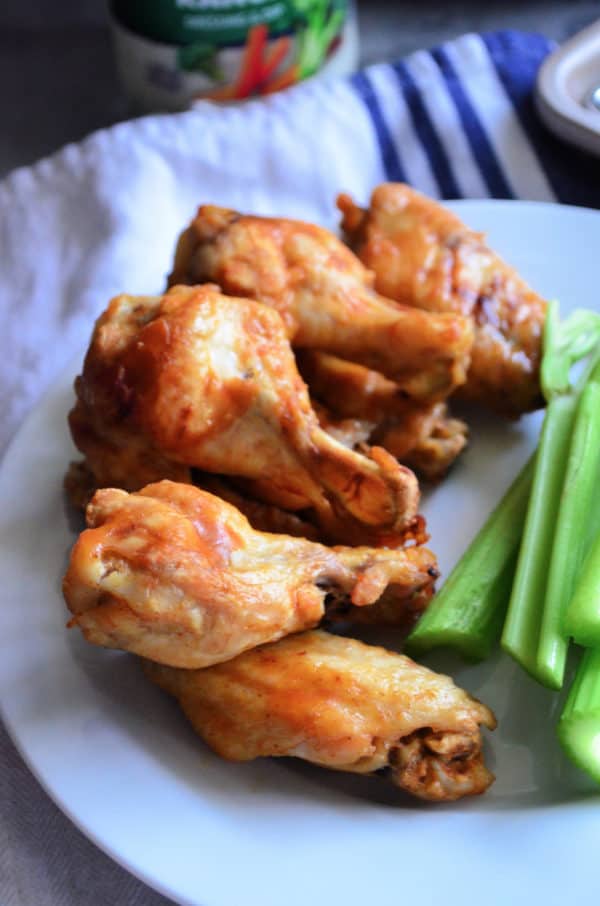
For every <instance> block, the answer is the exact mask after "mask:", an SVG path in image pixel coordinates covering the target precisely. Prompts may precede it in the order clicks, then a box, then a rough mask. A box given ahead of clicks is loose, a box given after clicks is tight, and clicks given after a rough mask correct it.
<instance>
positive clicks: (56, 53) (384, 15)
mask: <svg viewBox="0 0 600 906" xmlns="http://www.w3.org/2000/svg"><path fill="white" fill-rule="evenodd" d="M148 2H152V0H148ZM357 7H358V16H359V27H360V41H361V65H366V64H368V63H373V62H376V61H378V60H393V59H397V58H399V57H401V56H404V55H405V54H407V53H409V52H410V51H412V50H417V49H418V48H423V47H430V46H432V45H434V44H437V43H438V42H440V41H444V40H446V39H448V38H452V37H454V36H456V35H459V34H461V33H463V32H466V31H490V30H494V29H498V28H516V29H521V30H524V31H539V32H542V33H543V34H545V35H546V36H547V37H550V38H553V39H555V40H557V41H563V40H565V38H567V37H569V36H570V35H572V34H574V33H575V32H576V31H578V30H579V29H581V28H584V27H585V26H586V25H588V24H589V23H590V22H592V21H593V20H594V19H596V18H598V17H600V0H562V2H558V0H462V2H440V0H437V2H434V0H418V2H388V3H386V2H379V0H359V2H358V3H357ZM0 116H1V121H2V140H1V141H0V176H1V175H3V174H4V173H6V172H7V171H8V170H11V169H12V168H13V167H17V166H20V165H22V164H29V163H31V162H32V161H34V160H36V159H37V158H38V157H42V156H44V155H46V154H50V153H51V152H52V151H55V150H56V149H57V148H59V147H61V146H62V145H64V144H65V143H66V142H69V141H74V140H77V139H80V138H82V137H83V136H84V135H86V134H87V133H89V132H92V131H93V130H95V129H99V128H101V127H103V126H108V125H110V124H111V123H115V122H117V121H118V120H120V119H124V118H126V117H127V116H128V109H127V105H126V102H125V99H124V97H123V94H122V92H121V89H120V87H119V84H118V82H117V78H116V75H115V71H114V65H113V57H112V46H111V38H110V32H109V25H108V14H107V2H106V0H54V2H52V3H50V2H48V0H28V2H23V0H2V5H1V12H0Z"/></svg>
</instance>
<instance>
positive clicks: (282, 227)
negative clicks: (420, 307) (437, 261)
mask: <svg viewBox="0 0 600 906" xmlns="http://www.w3.org/2000/svg"><path fill="white" fill-rule="evenodd" d="M169 280H170V283H171V284H175V283H187V284H194V283H202V282H205V281H207V280H208V281H215V282H216V283H218V284H219V285H220V286H221V287H222V289H223V291H224V292H226V293H231V294H233V295H243V296H248V297H250V298H252V299H257V300H259V301H260V302H264V303H266V304H267V305H269V306H272V307H273V308H275V309H276V310H277V311H278V312H279V313H280V315H281V316H282V318H283V320H284V322H285V325H286V329H287V332H288V336H289V338H290V340H291V342H292V344H293V345H294V346H295V347H308V348H311V349H320V350H324V351H327V352H332V353H335V354H337V355H340V356H342V357H343V358H345V359H349V360H351V361H356V362H360V363H362V364H363V365H366V366H367V367H369V368H375V369H376V370H378V371H381V372H382V373H383V374H385V375H387V376H388V377H389V378H391V379H393V380H394V381H396V382H397V383H399V384H400V385H401V386H402V387H403V388H404V389H405V390H407V391H408V392H409V393H410V394H411V395H413V396H414V397H416V398H419V399H426V400H438V399H444V398H445V397H446V396H448V394H449V393H450V392H451V391H452V390H453V389H454V388H455V387H457V386H458V385H459V384H461V383H462V382H463V381H464V379H465V374H466V368H467V367H468V363H469V356H470V350H471V345H472V341H473V331H472V326H471V323H470V321H469V319H468V318H464V317H463V316H462V315H461V314H456V313H452V312H448V313H445V314H442V315H439V314H430V313H426V312H420V313H417V312H415V310H414V309H411V308H408V307H402V306H397V305H394V304H393V303H391V302H390V301H389V300H387V299H384V298H383V297H382V296H379V295H378V294H377V293H376V292H374V290H373V289H372V274H370V273H369V271H367V270H366V269H365V268H364V267H363V265H362V264H361V263H360V261H359V260H358V258H356V256H355V255H353V254H352V252H350V251H349V249H347V248H346V247H345V246H344V245H343V243H341V242H340V240H339V239H337V238H336V237H335V236H334V235H333V234H332V233H330V232H329V231H328V230H325V229H323V228H322V227H318V226H313V225H312V224H307V223H301V222H300V221H294V220H283V219H280V218H267V217H250V216H244V215H241V214H238V213H236V212H235V211H229V210H226V209H224V208H218V207H214V206H213V205H204V206H202V207H201V208H199V210H198V214H197V215H196V217H195V219H194V220H193V221H192V223H191V224H190V226H189V227H188V228H187V229H186V230H185V231H184V232H183V233H182V235H181V237H180V239H179V243H178V246H177V252H176V256H175V264H174V268H173V273H172V274H171V276H170V278H169Z"/></svg>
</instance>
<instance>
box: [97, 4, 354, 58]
mask: <svg viewBox="0 0 600 906" xmlns="http://www.w3.org/2000/svg"><path fill="white" fill-rule="evenodd" d="M346 6H347V3H346V0H246V2H245V3H230V2H227V0H154V2H152V3H149V2H148V0H113V2H112V10H113V13H114V15H115V16H116V18H117V19H118V20H119V21H120V22H121V23H122V24H123V25H125V26H126V27H127V28H130V29H131V30H132V31H134V32H137V33H138V34H140V35H144V36H145V37H147V38H152V39H154V40H155V41H163V42H165V43H166V44H189V43H192V42H195V41H198V40H199V39H205V40H206V42H207V43H212V44H216V45H220V46H229V47H231V46H235V45H236V44H245V42H246V36H247V33H248V31H249V30H250V29H251V28H252V27H253V26H256V25H265V26H266V27H267V28H268V30H269V34H270V35H271V36H275V35H281V34H285V33H291V32H295V31H297V30H298V29H303V28H306V27H310V28H311V30H312V31H319V30H322V29H323V28H324V27H326V25H327V24H328V23H329V22H330V20H331V19H332V18H334V19H335V20H337V21H338V24H340V25H341V22H343V19H344V16H345V13H346ZM340 17H341V19H340Z"/></svg>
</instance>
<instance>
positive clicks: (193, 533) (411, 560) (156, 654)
mask: <svg viewBox="0 0 600 906" xmlns="http://www.w3.org/2000/svg"><path fill="white" fill-rule="evenodd" d="M87 522H88V526H89V528H88V529H87V530H86V531H84V532H83V533H82V534H81V535H80V536H79V539H78V540H77V542H76V544H75V546H74V548H73V550H72V553H71V559H70V563H69V568H68V570H67V573H66V575H65V578H64V583H63V591H64V595H65V600H66V602H67V605H68V607H69V609H70V610H71V612H72V613H73V614H74V616H73V619H72V620H71V624H70V625H77V626H79V627H80V629H81V630H82V632H83V634H84V635H85V637H86V638H87V639H88V641H90V642H93V643H95V644H97V645H104V646H107V647H109V648H122V649H125V650H128V651H133V652H134V653H136V654H141V655H143V656H144V657H147V658H151V659H153V660H156V661H160V662H161V663H165V664H171V665H173V666H176V667H186V668H192V667H206V666H209V665H211V664H215V663H218V662H219V661H225V660H227V659H228V658H232V657H235V656H236V655H237V654H239V653H240V652H242V651H245V650H247V649H248V648H253V647H254V646H256V645H259V644H262V643H264V642H268V641H272V640H274V639H278V638H281V637H282V636H284V635H287V634H288V633H290V632H298V631H299V630H302V629H307V628H310V627H313V626H316V625H317V624H318V623H319V621H320V620H321V618H322V617H323V616H324V614H325V608H326V604H327V602H328V601H331V602H332V606H333V612H334V614H335V613H336V611H337V610H338V609H339V607H340V602H344V603H347V604H348V605H349V606H350V608H352V607H354V608H356V609H360V608H363V607H367V606H368V605H372V604H373V605H375V604H376V602H378V601H379V600H380V599H381V601H382V602H383V605H384V606H385V607H387V608H389V607H390V606H392V604H393V606H394V607H395V609H396V612H397V613H399V615H400V616H402V615H404V616H405V617H406V615H407V613H408V614H410V615H412V616H413V617H414V613H415V608H416V607H422V606H424V604H425V603H426V601H427V600H428V598H429V597H430V596H431V593H432V590H433V582H434V580H435V578H436V576H437V571H436V564H435V558H434V556H433V554H432V553H431V552H430V551H428V550H427V549H425V548H423V547H411V548H409V549H407V550H388V549H385V548H380V549H376V548H375V549H374V548H365V547H356V548H343V547H339V548H327V547H324V546H323V545H321V544H315V543H314V542H311V541H307V540H305V539H302V538H292V537H287V536H285V535H269V534H266V533H262V532H256V531H254V530H253V529H252V528H251V527H250V524H249V523H248V520H247V519H246V518H245V516H243V515H242V514H241V513H240V512H238V510H236V509H235V507H233V506H231V505H230V504H229V503H226V502H225V501H224V500H221V499H220V498H219V497H215V496H213V495H212V494H208V493H206V492H205V491H202V490H200V489H199V488H196V487H193V486H192V485H186V484H177V483H175V482H170V481H161V482H158V483H157V484H152V485H149V486H148V487H147V488H144V489H143V490H142V491H139V492H138V493H134V494H128V493H127V492H126V491H122V490H116V489H114V488H105V489H104V490H100V491H98V492H97V493H96V494H95V496H94V498H93V499H92V502H91V503H90V505H89V506H88V508H87ZM344 609H345V608H344ZM344 615H345V616H346V617H348V616H349V614H348V613H347V612H346V613H345V614H344ZM350 618H351V615H350Z"/></svg>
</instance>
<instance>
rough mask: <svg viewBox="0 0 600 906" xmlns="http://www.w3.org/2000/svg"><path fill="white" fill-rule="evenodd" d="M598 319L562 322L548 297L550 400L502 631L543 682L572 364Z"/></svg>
mask: <svg viewBox="0 0 600 906" xmlns="http://www.w3.org/2000/svg"><path fill="white" fill-rule="evenodd" d="M599 325H600V318H599V316H598V315H597V314H595V313H594V312H587V311H583V310H578V311H576V312H574V313H573V314H572V315H570V317H569V318H567V319H566V320H565V321H564V322H563V323H562V324H560V322H559V318H558V304H557V303H556V302H551V303H550V304H549V305H548V311H547V315H546V322H545V325H544V337H543V358H542V367H541V384H542V391H543V393H544V396H545V397H546V400H547V402H548V405H547V408H546V414H545V418H544V424H543V426H542V433H541V436H540V442H539V446H538V453H537V458H536V467H535V474H534V477H533V485H532V491H531V497H530V500H529V507H528V510H527V517H526V519H525V528H524V531H523V540H522V542H521V549H520V551H519V558H518V561H517V570H516V574H515V581H514V584H513V589H512V594H511V597H510V602H509V605H508V612H507V616H506V620H505V623H504V630H503V633H502V647H503V648H504V650H505V651H507V652H508V653H509V654H511V655H512V656H513V657H514V658H515V660H516V661H518V662H519V663H520V664H521V665H522V666H523V667H524V668H525V670H527V671H528V672H529V673H530V674H531V675H532V676H533V677H534V678H535V679H537V680H538V681H539V682H541V683H543V684H545V685H546V684H548V683H550V684H551V685H555V683H556V676H555V673H554V672H553V667H552V665H550V668H549V669H548V666H547V664H546V662H545V661H544V664H543V666H544V669H543V670H541V671H540V670H539V669H538V648H540V644H541V651H542V654H541V655H540V657H541V659H542V660H543V658H544V657H547V655H548V652H549V651H550V652H551V651H552V649H553V646H554V648H556V649H559V648H560V642H558V641H557V638H558V632H557V631H555V630H556V612H555V610H556V608H555V610H554V611H552V613H551V615H550V616H549V617H548V621H547V624H546V628H545V633H544V634H543V635H542V624H543V620H544V604H545V597H546V590H547V588H548V565H549V561H550V558H551V553H552V549H553V544H554V537H555V530H556V523H557V519H558V514H559V507H560V502H561V496H562V491H563V485H564V479H565V472H566V464H567V457H568V454H569V448H570V443H571V435H572V431H573V425H574V422H575V413H576V411H577V403H578V398H579V394H578V390H575V389H574V388H573V387H572V386H571V383H570V370H571V366H572V365H573V364H574V363H575V362H576V361H578V359H580V358H582V357H583V356H586V355H588V354H589V353H590V352H591V350H592V349H593V348H594V346H595V345H596V344H597V343H598V336H599V332H600V329H599ZM580 387H581V384H580ZM578 389H579V388H578ZM553 621H554V622H553ZM551 630H553V631H552V632H551Z"/></svg>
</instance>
